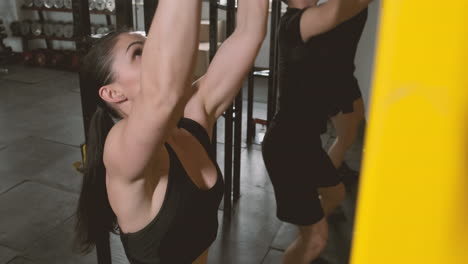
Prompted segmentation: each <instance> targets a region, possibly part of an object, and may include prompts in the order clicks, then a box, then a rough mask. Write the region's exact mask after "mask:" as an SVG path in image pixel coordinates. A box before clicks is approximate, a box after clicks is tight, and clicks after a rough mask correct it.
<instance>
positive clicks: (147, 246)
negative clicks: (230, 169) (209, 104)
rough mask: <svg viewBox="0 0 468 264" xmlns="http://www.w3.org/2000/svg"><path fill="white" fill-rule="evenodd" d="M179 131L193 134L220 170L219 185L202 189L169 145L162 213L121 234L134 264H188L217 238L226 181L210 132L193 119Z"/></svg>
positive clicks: (182, 124)
mask: <svg viewBox="0 0 468 264" xmlns="http://www.w3.org/2000/svg"><path fill="white" fill-rule="evenodd" d="M178 127H179V128H184V129H186V130H187V131H189V132H190V133H191V134H192V135H193V136H194V137H195V138H196V139H197V140H198V141H199V142H200V143H201V145H202V146H203V148H204V149H205V150H206V151H207V152H208V154H209V156H210V158H211V160H212V161H213V163H214V164H215V166H216V169H217V171H218V178H217V182H216V184H215V185H214V187H213V188H211V189H209V190H206V191H205V190H201V189H199V188H198V187H197V186H196V185H195V184H194V183H193V181H192V180H191V179H190V177H189V176H188V175H187V172H186V171H185V169H184V167H183V166H182V164H181V162H180V160H179V159H178V157H177V155H176V153H175V152H174V150H173V149H172V148H171V146H169V144H166V148H167V149H168V152H169V158H170V169H169V179H168V184H167V190H166V194H165V198H164V202H163V205H162V207H161V210H160V212H159V213H158V215H157V216H156V217H155V218H154V220H153V221H151V223H149V224H148V225H147V226H146V227H145V228H143V229H142V230H140V231H138V232H136V233H130V234H121V235H120V238H121V240H122V243H123V246H124V249H125V253H126V255H127V258H128V259H129V260H130V263H132V264H188V263H192V262H193V261H195V260H196V259H197V257H199V256H200V255H201V254H202V253H203V252H204V251H205V250H206V249H207V248H208V247H209V246H210V245H211V244H212V243H213V241H214V240H215V239H216V234H217V231H218V206H219V203H220V202H221V199H222V196H223V190H224V188H223V178H222V174H221V171H220V169H219V167H218V165H217V164H216V162H215V159H214V156H213V153H212V152H211V150H210V139H209V136H208V133H207V132H206V130H205V129H204V128H203V127H202V126H201V125H200V124H198V123H197V122H195V121H193V120H191V119H186V118H184V119H182V120H181V121H180V122H179V124H178Z"/></svg>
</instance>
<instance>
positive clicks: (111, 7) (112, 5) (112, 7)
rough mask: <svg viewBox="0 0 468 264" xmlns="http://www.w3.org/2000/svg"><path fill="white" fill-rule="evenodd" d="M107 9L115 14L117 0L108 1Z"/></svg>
mask: <svg viewBox="0 0 468 264" xmlns="http://www.w3.org/2000/svg"><path fill="white" fill-rule="evenodd" d="M106 9H107V10H108V11H110V12H114V10H115V0H106Z"/></svg>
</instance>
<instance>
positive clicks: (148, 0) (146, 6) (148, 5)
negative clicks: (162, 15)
mask: <svg viewBox="0 0 468 264" xmlns="http://www.w3.org/2000/svg"><path fill="white" fill-rule="evenodd" d="M158 2H159V1H158V0H144V3H143V11H144V15H145V19H144V21H145V31H146V34H148V32H149V29H150V26H151V22H152V21H153V17H154V13H155V12H156V8H157V7H158Z"/></svg>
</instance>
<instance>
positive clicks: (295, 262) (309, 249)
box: [283, 218, 328, 264]
mask: <svg viewBox="0 0 468 264" xmlns="http://www.w3.org/2000/svg"><path fill="white" fill-rule="evenodd" d="M298 228H299V237H298V238H297V239H296V240H295V241H294V242H293V243H292V244H291V245H290V246H289V247H288V248H287V249H286V251H285V253H284V258H283V264H309V263H310V262H311V261H313V260H314V259H316V258H317V257H318V256H319V255H320V253H321V252H322V251H323V250H324V249H325V246H326V245H327V240H328V224H327V221H326V220H325V218H324V219H322V220H320V221H319V222H318V223H316V224H313V225H311V226H299V227H298Z"/></svg>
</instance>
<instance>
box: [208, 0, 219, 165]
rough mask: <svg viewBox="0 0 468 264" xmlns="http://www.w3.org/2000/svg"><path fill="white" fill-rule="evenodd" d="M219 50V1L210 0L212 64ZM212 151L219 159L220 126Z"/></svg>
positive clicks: (216, 132) (215, 129) (215, 128)
mask: <svg viewBox="0 0 468 264" xmlns="http://www.w3.org/2000/svg"><path fill="white" fill-rule="evenodd" d="M217 50H218V2H217V0H210V62H211V61H212V60H213V58H214V56H215V55H216V51H217ZM212 135H213V136H212V151H213V155H214V157H215V158H216V157H217V149H218V148H217V146H218V125H217V123H215V124H214V125H213V134H212Z"/></svg>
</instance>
